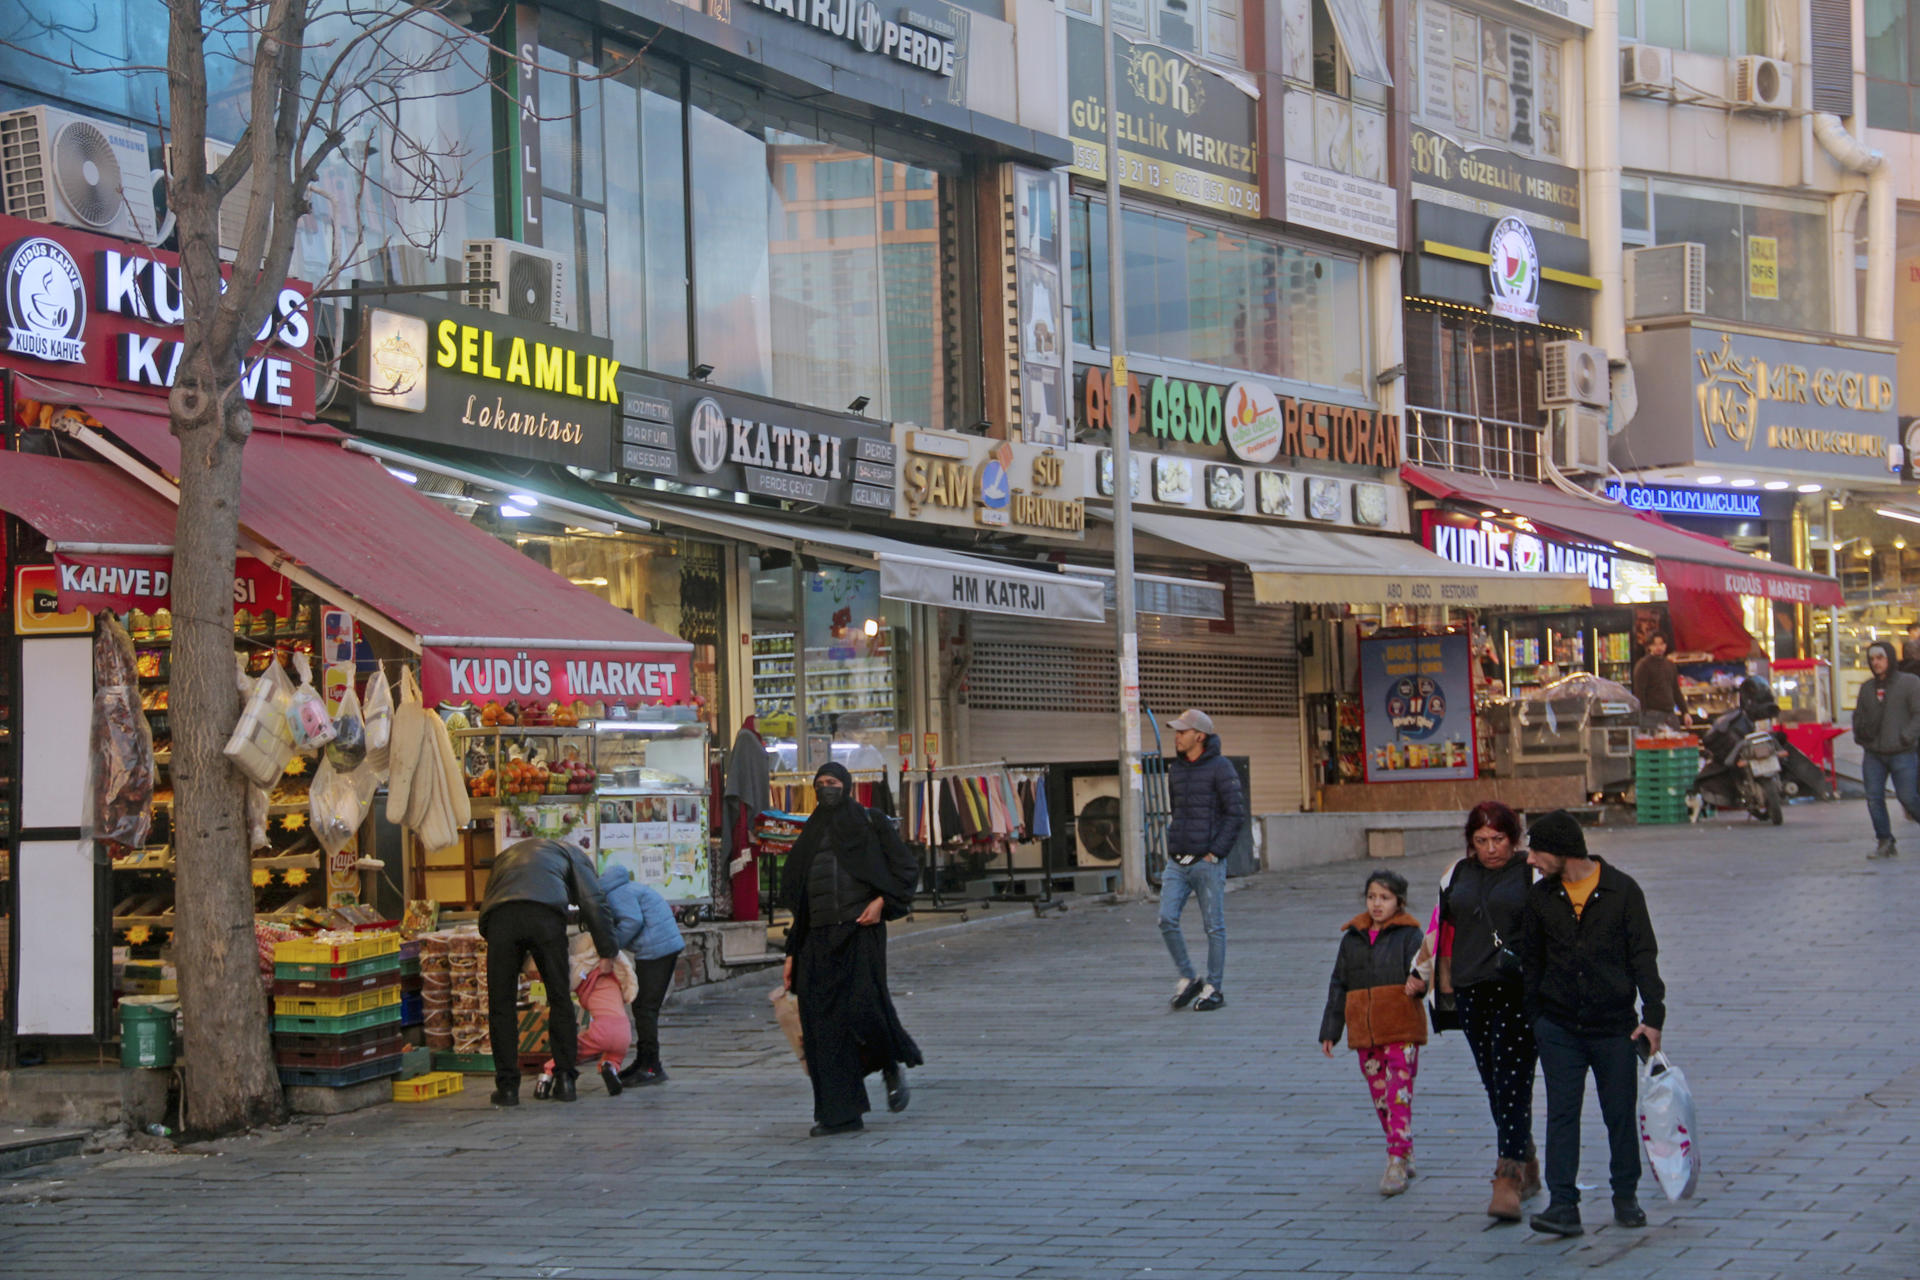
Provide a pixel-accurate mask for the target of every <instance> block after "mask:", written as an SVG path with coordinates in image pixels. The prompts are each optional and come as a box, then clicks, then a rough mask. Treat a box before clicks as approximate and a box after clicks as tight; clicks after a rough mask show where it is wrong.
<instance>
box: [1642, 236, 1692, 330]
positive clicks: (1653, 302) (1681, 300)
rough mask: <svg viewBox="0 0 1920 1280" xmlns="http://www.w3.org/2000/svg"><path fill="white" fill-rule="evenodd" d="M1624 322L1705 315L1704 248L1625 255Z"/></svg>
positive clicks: (1659, 248) (1660, 248) (1668, 247)
mask: <svg viewBox="0 0 1920 1280" xmlns="http://www.w3.org/2000/svg"><path fill="white" fill-rule="evenodd" d="M1626 260H1627V262H1626V266H1627V270H1626V277H1627V280H1626V284H1627V318H1628V319H1629V320H1641V319H1647V318H1650V317H1653V316H1703V315H1705V314H1706V313H1707V247H1706V246H1705V245H1703V244H1695V243H1693V242H1691V241H1688V242H1687V243H1684V244H1657V245H1654V246H1653V247H1651V248H1648V249H1629V250H1628V251H1627V253H1626Z"/></svg>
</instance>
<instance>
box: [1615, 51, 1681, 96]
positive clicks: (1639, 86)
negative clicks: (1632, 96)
mask: <svg viewBox="0 0 1920 1280" xmlns="http://www.w3.org/2000/svg"><path fill="white" fill-rule="evenodd" d="M1620 88H1621V91H1622V92H1625V93H1665V92H1667V91H1668V90H1670V89H1672V88H1673V51H1672V50H1670V49H1662V48H1661V47H1660V46H1659V45H1653V44H1629V45H1622V46H1621V48H1620Z"/></svg>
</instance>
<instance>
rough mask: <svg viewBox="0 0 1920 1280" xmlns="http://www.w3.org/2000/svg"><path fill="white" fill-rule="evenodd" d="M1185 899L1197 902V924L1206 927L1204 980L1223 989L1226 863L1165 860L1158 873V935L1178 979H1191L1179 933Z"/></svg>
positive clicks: (1184, 937)
mask: <svg viewBox="0 0 1920 1280" xmlns="http://www.w3.org/2000/svg"><path fill="white" fill-rule="evenodd" d="M1189 897H1193V898H1198V899H1200V923H1201V924H1203V925H1205V926H1206V928H1207V981H1208V982H1211V983H1212V984H1213V988H1214V990H1216V991H1220V990H1223V989H1224V987H1223V985H1222V984H1223V983H1224V981H1225V979H1226V974H1227V864H1226V863H1224V862H1207V861H1205V860H1202V861H1200V862H1196V863H1194V864H1193V865H1192V866H1190V867H1183V866H1181V865H1180V864H1179V863H1177V862H1173V861H1171V860H1170V861H1168V863H1167V866H1166V870H1164V871H1162V872H1161V873H1160V936H1161V937H1163V938H1165V939H1166V940H1167V953H1168V954H1169V955H1171V956H1172V957H1173V967H1174V968H1176V969H1178V970H1179V971H1180V976H1181V977H1183V978H1185V979H1187V980H1188V981H1192V980H1193V961H1192V960H1191V959H1190V958H1189V957H1188V955H1187V939H1186V936H1185V935H1184V934H1182V933H1181V932H1180V913H1181V912H1182V911H1184V910H1186V907H1187V899H1188V898H1189Z"/></svg>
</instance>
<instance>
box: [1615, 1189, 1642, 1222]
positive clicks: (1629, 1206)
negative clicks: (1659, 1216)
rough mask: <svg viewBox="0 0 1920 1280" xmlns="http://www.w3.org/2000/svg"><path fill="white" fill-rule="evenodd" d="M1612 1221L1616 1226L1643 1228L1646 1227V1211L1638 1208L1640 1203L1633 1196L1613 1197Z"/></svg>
mask: <svg viewBox="0 0 1920 1280" xmlns="http://www.w3.org/2000/svg"><path fill="white" fill-rule="evenodd" d="M1613 1221H1614V1224H1615V1225H1616V1226H1622V1227H1644V1226H1646V1225H1647V1211H1646V1210H1645V1209H1642V1208H1641V1207H1640V1201H1639V1200H1637V1199H1636V1198H1634V1197H1633V1196H1615V1197H1614V1198H1613Z"/></svg>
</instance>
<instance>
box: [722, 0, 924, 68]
mask: <svg viewBox="0 0 1920 1280" xmlns="http://www.w3.org/2000/svg"><path fill="white" fill-rule="evenodd" d="M746 3H748V4H750V5H753V6H755V7H756V8H761V9H765V10H766V11H767V12H768V13H777V14H779V15H780V16H781V17H783V18H790V19H792V20H793V21H795V22H798V23H800V24H802V25H803V26H809V27H812V28H813V29H814V30H816V31H824V32H826V33H827V34H828V35H832V36H839V37H840V38H842V39H844V40H845V41H846V42H847V43H849V44H851V45H853V46H854V47H855V48H856V49H859V50H861V51H863V52H865V53H870V54H877V55H879V56H881V57H886V58H891V59H893V60H894V61H896V62H903V63H905V64H906V65H908V66H910V67H917V68H919V69H920V70H922V71H929V72H932V73H933V74H934V75H937V76H947V77H951V76H952V75H953V61H954V58H955V56H956V52H957V51H956V48H955V44H954V37H955V34H956V33H955V30H954V27H953V24H952V23H949V22H945V21H943V20H941V19H939V18H934V17H930V16H928V15H926V14H924V13H920V12H917V11H916V10H913V9H910V8H903V9H900V10H898V11H897V12H896V13H895V15H894V17H892V18H888V17H886V16H884V15H883V14H882V13H881V12H880V6H879V5H877V4H874V3H873V0H746Z"/></svg>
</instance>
